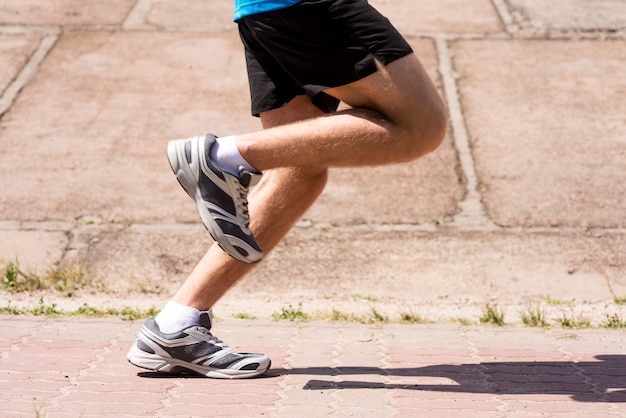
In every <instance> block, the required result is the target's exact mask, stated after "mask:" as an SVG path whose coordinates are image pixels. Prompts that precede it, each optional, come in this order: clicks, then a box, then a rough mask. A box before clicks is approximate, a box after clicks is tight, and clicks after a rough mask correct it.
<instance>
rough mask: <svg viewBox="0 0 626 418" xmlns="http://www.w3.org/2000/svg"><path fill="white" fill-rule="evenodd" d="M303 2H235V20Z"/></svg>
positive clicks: (276, 0) (262, 0)
mask: <svg viewBox="0 0 626 418" xmlns="http://www.w3.org/2000/svg"><path fill="white" fill-rule="evenodd" d="M300 1H301V0H235V16H234V18H233V20H235V21H236V20H238V19H241V18H242V17H244V16H248V15H252V14H255V13H262V12H269V11H270V10H276V9H282V8H283V7H288V6H293V5H294V4H296V3H298V2H300Z"/></svg>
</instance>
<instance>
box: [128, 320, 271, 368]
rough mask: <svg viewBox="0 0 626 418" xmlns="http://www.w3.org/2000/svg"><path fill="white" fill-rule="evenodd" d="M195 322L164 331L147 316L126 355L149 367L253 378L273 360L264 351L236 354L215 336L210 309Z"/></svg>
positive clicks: (132, 360) (138, 363) (138, 364)
mask: <svg viewBox="0 0 626 418" xmlns="http://www.w3.org/2000/svg"><path fill="white" fill-rule="evenodd" d="M198 322H199V324H198V325H193V326H191V327H188V328H185V329H183V330H181V331H180V332H177V333H174V334H165V333H163V332H161V331H160V330H159V326H158V325H157V323H156V322H155V320H154V318H149V319H147V320H146V322H145V323H144V325H143V327H142V328H141V330H140V331H139V335H138V336H137V341H136V342H135V344H134V345H133V346H132V347H131V349H130V351H129V352H128V354H127V356H126V358H127V359H128V361H130V362H131V363H132V364H134V365H135V366H138V367H141V368H144V369H148V370H154V371H157V372H167V373H189V372H193V373H197V374H201V375H203V376H206V377H213V378H218V379H241V378H248V377H255V376H259V375H261V374H263V373H265V372H266V371H267V370H269V368H270V365H271V363H272V362H271V361H270V359H269V358H268V357H267V356H266V355H265V354H254V353H238V352H236V351H234V350H233V349H232V348H230V347H228V346H227V345H226V344H224V343H223V342H222V341H220V340H219V339H218V338H216V337H214V336H213V335H212V334H211V332H210V330H211V314H210V312H202V313H200V319H199V321H198Z"/></svg>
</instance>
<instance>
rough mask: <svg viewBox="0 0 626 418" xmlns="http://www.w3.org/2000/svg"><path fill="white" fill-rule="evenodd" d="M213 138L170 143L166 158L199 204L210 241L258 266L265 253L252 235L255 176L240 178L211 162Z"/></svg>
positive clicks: (241, 175) (244, 174)
mask: <svg viewBox="0 0 626 418" xmlns="http://www.w3.org/2000/svg"><path fill="white" fill-rule="evenodd" d="M214 143H215V136H214V135H211V134H209V135H202V136H196V137H193V138H189V139H179V140H175V141H170V142H169V144H168V145H167V158H168V160H169V162H170V166H171V167H172V171H173V172H174V174H176V178H177V179H178V182H179V183H180V185H181V186H182V187H183V189H185V191H186V192H187V194H188V195H189V196H191V198H192V199H194V201H195V202H196V207H197V209H198V214H199V215H200V219H202V223H203V224H204V227H205V228H206V229H207V230H208V231H209V233H210V234H211V237H212V238H213V239H214V240H215V241H216V242H217V243H218V245H219V246H220V247H221V248H222V249H223V250H224V251H226V253H228V254H229V255H230V256H231V257H233V258H235V259H237V260H239V261H242V262H244V263H256V262H258V261H260V260H261V258H263V250H262V249H261V247H260V246H259V244H258V243H257V242H256V240H255V239H254V237H253V236H252V232H251V231H250V216H249V214H248V190H249V188H250V186H251V182H252V181H253V178H255V176H257V175H260V173H251V172H249V171H247V170H245V169H243V168H240V170H239V176H235V175H232V174H230V173H228V172H226V171H224V170H222V169H221V168H220V167H219V166H218V165H217V164H216V163H215V162H214V161H213V160H211V147H212V146H213V144H214Z"/></svg>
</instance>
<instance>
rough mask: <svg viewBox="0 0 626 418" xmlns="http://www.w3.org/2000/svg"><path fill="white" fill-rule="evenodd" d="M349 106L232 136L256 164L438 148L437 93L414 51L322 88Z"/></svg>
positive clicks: (371, 160) (337, 160)
mask: <svg viewBox="0 0 626 418" xmlns="http://www.w3.org/2000/svg"><path fill="white" fill-rule="evenodd" d="M326 92H327V93H328V94H330V95H333V96H335V97H337V98H339V99H340V100H342V101H343V102H345V103H347V104H349V105H350V106H352V107H353V109H350V110H346V111H343V112H338V113H333V114H330V115H327V116H324V117H319V118H316V119H314V120H306V121H301V122H296V123H292V124H288V125H286V126H280V127H277V128H274V129H267V130H265V131H262V132H255V133H251V134H246V135H238V136H237V141H238V142H237V145H238V147H239V150H240V151H241V154H242V155H243V156H244V158H245V159H246V160H247V161H248V162H249V163H250V164H251V165H252V166H253V167H255V168H256V169H257V170H260V171H264V170H266V169H268V168H275V167H284V166H286V165H290V166H316V167H332V166H341V167H347V166H349V167H355V166H371V165H381V164H388V163H397V162H402V161H410V160H413V159H415V158H418V157H421V156H422V155H424V154H426V153H428V152H430V151H432V150H434V149H435V148H437V147H438V146H439V145H440V144H441V141H442V140H443V138H444V135H445V130H446V112H445V108H444V105H443V102H442V100H441V98H440V97H439V94H438V93H437V91H436V89H435V87H434V86H433V84H432V82H431V81H430V79H429V78H428V76H427V75H426V73H425V71H424V69H423V67H422V65H421V63H420V62H419V60H418V59H417V57H416V56H415V55H413V54H412V55H409V56H407V57H404V58H401V59H399V60H397V61H395V62H393V63H391V64H389V65H388V66H387V67H380V68H379V71H378V72H377V73H375V74H373V75H371V76H369V77H367V78H365V79H363V80H359V81H357V82H354V83H352V84H348V85H346V86H342V87H337V88H333V89H329V90H327V91H326Z"/></svg>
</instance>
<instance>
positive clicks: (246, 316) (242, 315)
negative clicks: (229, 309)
mask: <svg viewBox="0 0 626 418" xmlns="http://www.w3.org/2000/svg"><path fill="white" fill-rule="evenodd" d="M233 316H234V317H235V318H237V319H245V320H249V321H252V320H254V319H257V317H256V316H254V315H250V314H247V313H243V312H240V313H236V314H234V315H233Z"/></svg>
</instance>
